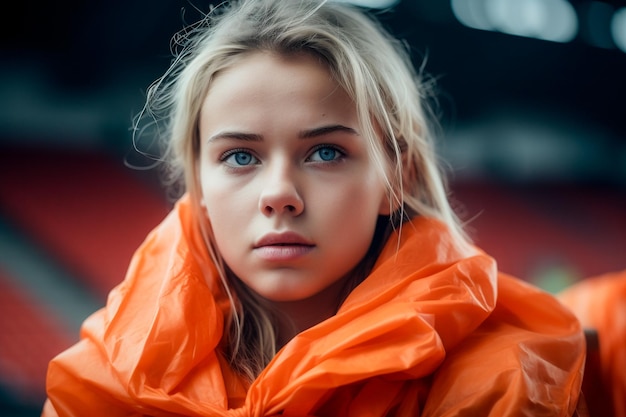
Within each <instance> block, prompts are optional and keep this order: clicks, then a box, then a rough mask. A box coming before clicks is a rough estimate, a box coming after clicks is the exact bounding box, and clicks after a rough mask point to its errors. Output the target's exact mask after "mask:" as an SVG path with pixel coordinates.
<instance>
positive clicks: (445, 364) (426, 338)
mask: <svg viewBox="0 0 626 417" xmlns="http://www.w3.org/2000/svg"><path fill="white" fill-rule="evenodd" d="M199 244H201V240H200V238H199V233H198V231H197V230H195V228H194V226H193V221H192V213H191V208H190V204H189V201H188V198H187V197H184V198H183V199H182V200H181V201H179V202H178V204H177V206H176V207H175V209H174V210H173V211H172V213H171V214H170V215H169V216H168V217H167V218H166V219H165V220H164V222H163V223H162V224H161V225H159V226H158V227H157V228H156V229H155V230H154V231H153V232H152V233H151V234H150V235H149V236H148V237H147V239H146V241H145V242H144V244H143V245H142V246H141V247H140V248H139V250H138V251H137V253H136V254H135V256H134V257H133V259H132V262H131V265H130V268H129V271H128V274H127V276H126V279H125V280H124V282H122V283H121V284H120V285H119V286H118V287H116V288H115V289H114V290H113V291H112V292H111V294H110V296H109V299H108V302H107V306H106V307H105V308H104V309H102V310H100V311H98V312H96V313H94V314H93V315H92V316H91V317H89V318H88V319H87V320H86V321H85V323H84V325H83V328H82V330H81V341H80V342H79V343H78V344H76V345H75V346H73V347H71V348H70V349H68V350H67V351H65V352H63V353H61V354H60V355H59V356H58V357H56V358H55V359H54V360H52V362H51V363H50V366H49V371H48V378H47V390H48V397H49V398H48V401H46V404H45V406H44V410H43V414H42V415H43V416H45V417H52V416H57V415H58V416H103V417H104V416H107V417H117V416H140V415H150V416H174V415H185V416H240V417H249V416H258V417H260V416H272V415H277V414H282V415H283V416H292V417H295V416H299V417H303V416H342V417H351V416H355V417H356V416H358V417H364V416H372V417H374V416H420V415H422V416H453V415H454V416H461V415H467V416H477V415H480V416H498V417H501V416H505V415H516V416H517V415H529V416H530V415H532V416H569V415H572V413H573V412H574V409H575V407H576V402H577V399H578V394H579V390H580V383H581V377H582V375H581V370H582V366H583V362H584V340H583V334H582V332H581V328H580V326H579V323H578V321H577V320H576V319H575V317H574V316H573V315H572V314H571V313H570V312H569V311H568V310H566V309H564V308H563V307H562V306H561V304H560V303H558V301H556V299H554V298H553V297H552V296H550V295H548V294H546V293H544V292H542V291H540V290H538V289H535V288H534V287H531V286H529V285H527V284H525V283H523V282H521V281H519V280H516V279H514V278H511V277H508V276H505V275H503V274H498V273H497V270H496V265H495V263H494V261H493V260H492V259H491V258H490V257H489V256H487V255H485V254H484V253H482V252H481V251H479V250H478V249H477V250H476V251H475V253H474V254H473V255H471V256H461V254H460V253H459V252H458V251H457V250H456V249H455V248H454V246H453V245H452V242H451V238H450V236H449V234H448V233H447V231H446V228H445V227H444V226H443V225H442V224H441V223H439V222H437V221H434V220H431V219H427V218H423V217H418V218H416V219H415V220H414V221H412V222H411V223H408V224H406V225H404V227H403V228H402V232H401V234H400V235H399V236H398V235H397V234H393V235H392V236H391V237H390V239H389V241H388V243H387V245H386V247H385V248H384V250H383V252H382V253H381V255H380V257H379V259H378V261H377V263H376V265H375V266H374V269H373V271H372V273H371V274H370V276H369V277H368V278H367V279H366V280H365V281H364V282H363V283H362V284H361V285H360V286H359V287H357V288H356V289H355V290H354V291H353V292H352V293H351V294H350V296H349V297H348V298H347V300H346V301H345V302H344V304H343V305H342V306H341V308H340V310H339V312H338V313H337V314H336V315H335V316H334V317H332V318H330V319H328V320H326V321H324V322H322V323H320V324H318V325H317V326H314V327H312V328H310V329H308V330H306V331H304V332H302V333H300V334H299V335H298V336H296V337H295V338H294V339H292V340H291V341H290V342H289V343H288V344H286V345H285V346H284V348H283V349H282V350H281V351H280V352H279V353H278V354H277V355H276V356H275V357H274V359H273V360H272V362H271V363H270V364H269V365H268V366H267V367H266V369H265V370H264V372H262V374H261V375H259V377H258V378H257V379H256V380H255V381H254V382H252V384H250V385H248V384H247V383H246V382H245V381H243V380H242V379H241V378H239V377H238V375H236V374H235V373H234V372H233V371H232V370H231V368H230V367H229V365H228V363H227V361H226V360H225V358H224V357H223V355H222V354H221V353H220V349H219V343H220V339H221V337H222V332H223V322H224V315H225V314H227V311H228V305H227V303H226V302H225V300H224V297H223V295H222V294H221V293H220V291H219V285H218V283H217V275H216V271H215V268H214V267H213V266H212V265H211V263H210V262H209V261H208V260H205V261H203V262H202V264H203V265H204V267H201V265H200V263H198V262H197V261H196V260H195V259H194V258H193V256H192V252H191V251H190V247H192V246H194V245H199ZM203 268H204V269H203ZM207 277H208V278H207Z"/></svg>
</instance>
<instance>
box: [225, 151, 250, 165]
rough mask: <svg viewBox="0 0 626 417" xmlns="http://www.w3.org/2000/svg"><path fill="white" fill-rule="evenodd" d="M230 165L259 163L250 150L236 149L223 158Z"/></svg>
mask: <svg viewBox="0 0 626 417" xmlns="http://www.w3.org/2000/svg"><path fill="white" fill-rule="evenodd" d="M223 161H224V162H226V163H227V164H229V165H232V166H248V165H253V164H256V163H258V159H257V158H256V157H254V156H253V155H252V154H251V153H250V152H245V151H235V152H232V153H230V154H228V155H226V157H224V159H223Z"/></svg>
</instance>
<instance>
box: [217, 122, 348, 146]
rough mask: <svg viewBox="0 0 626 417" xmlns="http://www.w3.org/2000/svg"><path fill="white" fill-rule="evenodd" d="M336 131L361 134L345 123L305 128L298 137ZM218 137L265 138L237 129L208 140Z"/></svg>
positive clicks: (246, 139)
mask: <svg viewBox="0 0 626 417" xmlns="http://www.w3.org/2000/svg"><path fill="white" fill-rule="evenodd" d="M335 132H343V133H348V134H350V135H355V136H359V133H358V132H357V131H356V130H354V129H353V128H351V127H347V126H343V125H328V126H321V127H316V128H313V129H307V130H303V131H301V132H300V133H299V134H298V138H300V139H310V138H316V137H320V136H324V135H329V134H331V133H335ZM218 139H237V140H243V141H250V142H260V141H262V140H263V136H262V135H259V134H256V133H245V132H237V131H224V132H219V133H216V134H215V135H212V136H210V137H209V139H208V140H207V142H214V141H216V140H218Z"/></svg>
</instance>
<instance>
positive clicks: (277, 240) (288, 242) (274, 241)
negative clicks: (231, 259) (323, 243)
mask: <svg viewBox="0 0 626 417" xmlns="http://www.w3.org/2000/svg"><path fill="white" fill-rule="evenodd" d="M287 246H289V247H291V246H303V247H314V246H315V245H314V244H313V242H311V241H310V240H309V239H306V238H305V237H303V236H301V235H299V234H297V233H294V232H285V233H269V234H267V235H264V236H263V237H262V238H261V239H259V240H258V241H257V242H255V244H254V249H258V248H262V247H287Z"/></svg>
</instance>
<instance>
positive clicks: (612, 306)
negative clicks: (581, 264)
mask: <svg viewBox="0 0 626 417" xmlns="http://www.w3.org/2000/svg"><path fill="white" fill-rule="evenodd" d="M559 298H560V299H561V300H562V301H563V302H564V303H565V304H566V305H567V306H568V307H570V308H571V310H572V311H573V312H574V313H575V314H576V316H577V317H578V318H579V319H580V322H581V324H582V325H583V326H584V327H585V328H590V329H594V330H596V331H597V336H598V341H599V354H600V355H599V356H600V357H599V359H600V361H599V362H600V363H599V368H600V369H599V379H600V380H599V381H590V384H589V386H588V387H587V388H588V389H589V392H588V393H585V395H586V396H587V397H588V398H587V399H586V401H587V402H588V403H590V404H589V406H590V408H591V406H595V407H596V408H597V409H598V410H602V412H604V413H605V414H602V415H609V414H608V413H612V414H611V415H614V416H615V417H626V270H624V271H619V272H617V271H616V272H612V273H607V274H604V275H601V276H598V277H593V278H588V279H585V280H583V281H580V282H579V283H577V284H575V285H573V286H571V287H569V288H567V289H566V290H564V291H563V292H562V293H560V294H559ZM590 395H592V396H594V397H595V398H593V397H591V398H590V397H589V396H590ZM611 402H612V404H611Z"/></svg>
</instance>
